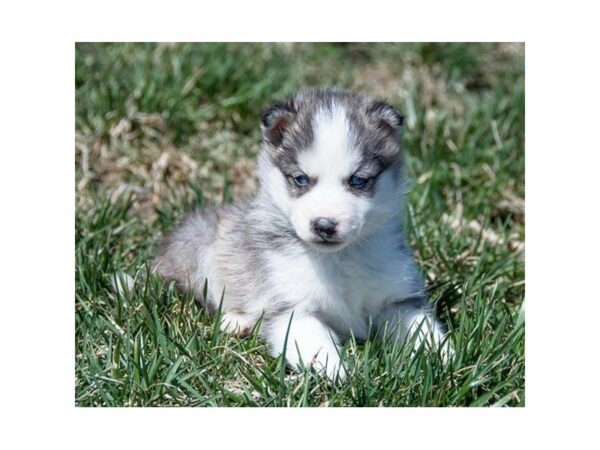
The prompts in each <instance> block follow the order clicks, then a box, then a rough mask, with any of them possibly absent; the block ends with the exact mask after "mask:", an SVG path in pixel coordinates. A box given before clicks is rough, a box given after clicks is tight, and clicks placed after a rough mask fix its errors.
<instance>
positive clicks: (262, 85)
mask: <svg viewBox="0 0 600 450" xmlns="http://www.w3.org/2000/svg"><path fill="white" fill-rule="evenodd" d="M75 72H76V122H75V124H76V143H75V144H76V145H75V148H76V157H75V162H76V217H75V228H76V234H75V239H76V266H75V277H76V292H75V324H76V335H75V347H76V351H75V354H76V373H75V403H76V405H79V406H101V405H102V406H167V405H185V406H323V405H328V406H523V405H524V404H525V390H524V372H525V356H524V345H525V337H524V335H525V331H524V320H523V318H524V315H523V310H522V305H523V297H524V291H525V283H524V96H525V92H524V48H523V46H522V45H518V44H462V43H455V44H356V43H355V44H268V45H267V44H78V45H77V47H76V67H75ZM316 85H318V86H323V85H337V86H341V87H346V88H350V89H355V90H359V91H362V92H366V93H369V94H374V95H379V96H382V97H385V98H387V99H389V100H390V101H392V102H393V103H394V104H396V105H398V106H399V107H400V108H401V109H402V110H403V111H404V113H405V114H406V119H407V120H406V132H405V139H404V143H405V149H406V152H407V158H408V176H409V177H410V178H411V179H412V181H413V190H412V193H411V196H410V199H409V207H408V211H407V220H408V222H409V223H408V225H409V226H408V228H409V230H410V242H411V245H412V247H413V249H414V252H415V255H416V257H417V260H418V262H419V264H420V265H421V267H422V268H423V271H424V273H425V274H426V276H427V279H428V289H429V293H430V297H431V300H432V301H433V302H435V304H436V308H437V310H438V313H439V314H440V316H441V317H442V318H443V320H444V321H446V323H448V325H449V327H450V329H451V330H452V334H451V339H452V341H453V343H454V346H455V349H456V354H457V356H456V359H455V360H454V361H453V362H452V363H450V364H449V365H444V364H442V363H441V361H440V358H439V355H436V354H430V353H426V352H423V351H422V350H421V351H419V352H417V354H416V355H415V356H414V357H410V355H409V354H408V351H407V350H408V348H407V347H399V346H395V345H391V344H385V343H384V342H383V341H372V342H367V343H365V344H360V345H359V344H357V343H355V342H353V341H351V342H349V343H348V344H347V345H346V347H345V349H344V352H345V353H344V354H345V365H346V367H347V370H348V372H349V377H348V381H347V382H346V383H343V384H331V383H329V382H328V381H326V380H325V379H323V378H321V377H319V376H318V375H317V374H315V373H313V372H311V371H305V372H304V373H294V372H292V371H290V370H289V369H287V368H286V367H285V365H284V364H283V363H282V361H281V359H279V358H277V359H273V358H271V357H269V356H268V354H267V351H266V347H265V345H264V343H263V342H262V341H261V340H260V339H258V337H257V336H256V333H254V334H253V335H252V336H250V337H248V338H243V339H241V338H235V337H232V336H229V335H226V334H223V333H220V332H219V328H218V326H217V323H218V318H215V317H209V316H208V315H207V314H206V312H205V311H203V310H201V309H199V308H198V307H197V306H196V305H195V304H194V302H193V299H192V298H191V296H190V295H189V294H186V293H182V292H178V291H176V290H175V289H174V286H173V285H169V284H164V283H162V282H161V281H160V280H158V279H157V278H155V277H153V276H152V275H150V274H149V273H148V266H147V262H148V260H149V258H150V256H151V255H152V250H153V246H154V244H155V243H156V240H157V239H158V238H159V236H160V235H161V234H162V233H163V232H164V231H165V230H166V229H168V228H169V227H170V226H172V225H173V224H174V223H175V222H176V221H177V220H178V219H179V218H180V217H181V216H182V215H183V214H184V213H185V212H188V211H190V210H191V209H193V208H195V207H197V206H199V205H204V204H209V203H210V204H214V203H223V202H230V201H232V200H235V199H238V198H240V197H243V196H244V195H248V194H249V193H251V192H252V191H253V190H254V189H255V188H256V184H257V180H256V177H255V170H254V169H255V165H254V158H255V156H256V153H257V151H258V148H259V143H260V133H259V129H258V120H257V117H258V114H259V113H260V111H261V110H262V109H264V108H265V107H266V106H268V104H269V103H271V102H272V101H273V100H275V99H278V98H280V97H281V96H284V95H287V94H289V93H292V92H294V91H296V90H298V89H301V88H305V87H308V86H316ZM119 272H126V273H128V274H131V275H132V276H135V277H136V279H137V285H136V288H135V289H132V290H130V291H129V290H126V289H125V290H123V291H122V292H119V293H117V292H116V291H115V289H114V288H112V284H113V283H112V282H114V279H111V278H114V276H113V274H115V273H119Z"/></svg>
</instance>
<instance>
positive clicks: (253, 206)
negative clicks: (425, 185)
mask: <svg viewBox="0 0 600 450" xmlns="http://www.w3.org/2000/svg"><path fill="white" fill-rule="evenodd" d="M261 122H262V123H261V129H262V133H263V137H264V142H263V144H262V148H261V151H260V154H259V158H258V167H259V177H260V189H259V191H258V193H257V194H256V196H255V197H254V198H252V199H250V200H247V201H245V202H241V203H239V204H234V205H228V206H223V207H219V208H207V209H202V210H199V211H197V212H196V213H194V214H192V215H191V216H189V217H188V218H187V219H186V220H185V221H184V222H183V223H182V224H181V225H179V226H178V227H177V228H176V229H175V230H174V231H173V232H172V233H171V234H170V235H169V236H167V237H166V239H165V240H164V241H163V243H162V245H161V248H160V250H159V253H158V255H157V257H156V259H155V260H154V262H153V266H154V268H155V271H156V272H157V273H158V274H159V275H160V276H161V277H163V278H164V279H166V280H175V281H176V282H177V284H178V285H179V286H180V287H181V288H183V289H191V290H192V291H193V292H194V294H195V297H196V299H197V301H199V302H200V303H201V304H202V305H203V306H204V307H205V308H207V309H208V310H209V311H210V312H214V311H215V310H217V308H218V306H219V302H220V300H221V298H223V303H222V312H223V322H222V327H223V328H224V329H225V330H228V331H233V332H238V333H240V334H244V333H247V332H249V331H250V330H251V329H252V328H253V327H254V326H255V324H256V323H257V321H258V320H259V319H260V318H261V317H262V321H261V326H260V331H259V333H260V335H261V336H262V337H263V338H264V339H265V340H266V341H267V343H268V345H269V348H270V350H271V352H272V354H273V355H278V354H281V353H282V352H283V351H284V346H285V342H286V336H287V349H286V358H287V360H288V363H289V364H290V365H291V366H293V367H301V366H302V364H306V365H308V364H312V365H313V366H314V367H315V368H317V369H318V370H324V371H325V372H326V374H327V375H328V376H329V377H331V378H335V377H336V376H338V375H340V376H344V370H343V368H341V367H340V358H339V354H338V351H339V346H340V345H341V344H342V343H343V342H344V340H345V339H347V338H348V337H349V336H350V335H351V334H354V336H356V338H357V339H360V340H366V339H368V338H369V337H371V336H370V335H371V334H376V333H381V332H382V330H384V329H386V328H387V330H388V331H391V332H392V333H393V335H394V336H396V337H398V338H399V339H405V338H406V336H407V335H408V333H410V332H411V330H412V331H414V330H417V329H418V330H419V333H420V336H419V337H418V339H417V341H420V340H422V339H426V342H428V343H433V344H435V345H439V344H440V343H441V342H442V338H443V327H442V326H441V325H440V324H439V322H438V321H437V320H436V319H435V318H434V317H433V315H432V311H431V308H430V305H429V304H428V302H427V299H426V296H425V291H424V284H423V280H422V278H421V276H420V274H419V271H418V269H417V268H416V266H415V263H414V260H413V257H412V255H411V252H410V250H409V248H408V246H407V244H406V242H405V236H404V232H403V200H404V195H405V191H406V187H407V186H406V182H405V178H404V175H403V159H404V158H403V153H402V150H401V146H400V138H401V132H402V125H403V117H402V115H401V114H400V113H399V112H398V111H397V110H396V109H394V108H393V107H392V106H390V105H389V104H387V103H384V102H382V101H378V100H375V99H373V98H370V97H367V96H364V95H360V94H356V93H352V92H347V91H342V90H337V89H325V90H310V91H306V92H302V93H299V94H297V95H295V96H293V97H291V98H290V99H288V100H286V101H284V102H282V103H277V104H275V105H273V106H272V107H271V108H269V109H268V110H267V111H266V112H265V113H263V115H262V117H261ZM205 281H207V283H208V289H207V295H206V297H204V296H203V292H204V285H205ZM223 293H224V294H223ZM222 296H223V297H222ZM288 329H289V334H288Z"/></svg>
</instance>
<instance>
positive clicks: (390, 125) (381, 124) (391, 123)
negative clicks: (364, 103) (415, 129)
mask: <svg viewBox="0 0 600 450" xmlns="http://www.w3.org/2000/svg"><path fill="white" fill-rule="evenodd" d="M367 113H368V114H369V116H370V117H371V120H372V121H373V124H374V125H375V126H376V127H377V128H378V129H379V130H381V131H383V132H385V133H387V134H388V135H390V136H393V137H400V135H401V134H402V128H403V126H404V116H403V115H402V113H401V112H400V111H398V110H397V109H396V108H394V107H393V106H392V105H390V104H389V103H386V102H382V101H376V102H375V103H373V104H372V105H371V106H370V107H369V109H368V110H367Z"/></svg>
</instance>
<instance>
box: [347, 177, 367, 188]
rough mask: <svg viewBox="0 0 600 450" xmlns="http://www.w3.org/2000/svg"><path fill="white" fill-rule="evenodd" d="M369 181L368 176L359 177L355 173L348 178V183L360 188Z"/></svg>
mask: <svg viewBox="0 0 600 450" xmlns="http://www.w3.org/2000/svg"><path fill="white" fill-rule="evenodd" d="M368 181H369V179H368V178H363V177H359V176H356V175H352V176H351V177H350V179H349V180H348V184H349V185H350V186H352V187H355V188H361V187H363V186H364V185H365V184H367V182H368Z"/></svg>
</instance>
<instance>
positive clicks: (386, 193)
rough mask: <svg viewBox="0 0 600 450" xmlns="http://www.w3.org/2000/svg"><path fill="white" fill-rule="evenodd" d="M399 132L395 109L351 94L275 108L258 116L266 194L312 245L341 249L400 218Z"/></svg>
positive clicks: (314, 96)
mask: <svg viewBox="0 0 600 450" xmlns="http://www.w3.org/2000/svg"><path fill="white" fill-rule="evenodd" d="M402 125H403V117H402V115H401V114H400V113H399V112H398V111H397V110H396V109H394V108H393V107H392V106H391V105H389V104H387V103H385V102H381V101H378V100H375V99H372V98H370V97H366V96H363V95H359V94H354V93H351V92H346V91H340V90H312V91H308V92H304V93H301V94H298V95H296V96H294V97H292V98H290V99H288V100H287V101H285V102H281V103H277V104H275V105H273V106H272V107H271V108H269V109H268V110H267V111H265V112H264V113H263V115H262V116H261V128H262V132H263V138H264V142H263V147H262V150H261V154H260V158H259V171H260V178H261V188H262V189H263V191H264V192H266V193H267V195H269V196H270V198H271V200H272V201H273V203H274V204H275V205H276V206H277V207H278V208H279V209H280V210H281V211H283V213H284V214H286V215H287V216H288V217H289V219H290V221H291V223H292V225H293V227H294V229H295V231H296V234H297V235H298V236H299V237H300V238H301V239H302V240H303V241H305V242H306V243H307V244H308V245H309V246H311V247H312V248H315V249H317V250H320V251H336V250H339V249H341V248H343V247H345V246H346V245H348V244H350V243H352V242H355V241H357V240H360V238H361V237H364V236H366V235H369V234H372V233H376V232H377V231H378V229H380V227H381V226H382V225H384V224H385V223H387V222H388V221H389V219H390V218H391V217H392V216H394V215H397V214H398V211H399V208H400V207H401V200H402V192H403V179H402V153H401V149H400V137H401V132H402Z"/></svg>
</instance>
